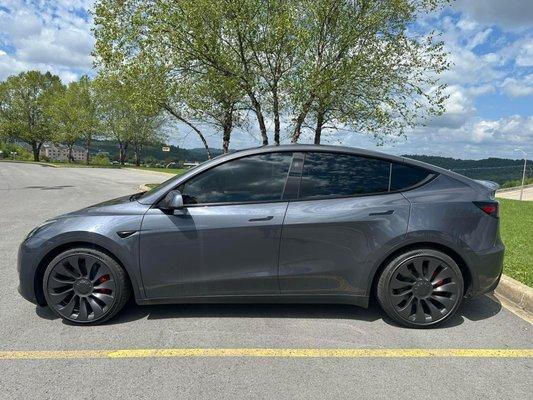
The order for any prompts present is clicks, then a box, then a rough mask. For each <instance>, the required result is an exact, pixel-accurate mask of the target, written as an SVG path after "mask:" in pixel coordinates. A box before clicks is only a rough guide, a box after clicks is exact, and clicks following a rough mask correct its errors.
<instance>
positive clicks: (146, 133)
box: [129, 113, 166, 166]
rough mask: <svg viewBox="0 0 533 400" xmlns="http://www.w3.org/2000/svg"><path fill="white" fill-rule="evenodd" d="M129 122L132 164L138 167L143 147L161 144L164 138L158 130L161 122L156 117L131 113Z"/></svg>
mask: <svg viewBox="0 0 533 400" xmlns="http://www.w3.org/2000/svg"><path fill="white" fill-rule="evenodd" d="M129 122H130V127H129V129H130V131H131V145H132V147H133V154H134V163H135V165H137V166H139V165H141V153H142V149H143V147H144V146H146V145H147V144H152V143H161V142H163V141H164V140H165V139H166V137H165V135H163V134H162V133H161V131H160V130H159V128H160V126H161V122H162V120H161V118H160V117H158V116H154V115H142V114H138V113H133V114H132V116H131V118H130V121H129Z"/></svg>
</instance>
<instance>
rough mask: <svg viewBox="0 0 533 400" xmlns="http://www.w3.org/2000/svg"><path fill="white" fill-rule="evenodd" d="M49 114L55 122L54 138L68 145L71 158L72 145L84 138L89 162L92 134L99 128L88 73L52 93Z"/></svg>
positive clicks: (87, 161)
mask: <svg viewBox="0 0 533 400" xmlns="http://www.w3.org/2000/svg"><path fill="white" fill-rule="evenodd" d="M49 114H50V117H51V120H52V122H53V124H54V131H55V139H56V140H57V141H59V142H62V143H65V144H66V145H67V146H68V150H69V152H68V158H69V161H74V157H73V156H72V148H73V147H74V144H75V143H76V142H77V141H79V140H80V139H83V140H84V142H85V147H86V151H87V152H86V163H87V164H89V151H90V146H91V141H92V138H93V135H94V134H95V133H96V131H97V129H98V124H99V121H98V116H97V113H96V104H95V99H94V91H93V89H92V87H91V81H90V80H89V78H88V77H87V76H82V77H81V78H80V80H79V81H75V82H71V83H70V84H69V85H68V86H67V87H66V89H65V90H60V91H57V93H55V94H54V96H52V100H51V102H50V107H49Z"/></svg>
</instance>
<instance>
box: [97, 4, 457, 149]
mask: <svg viewBox="0 0 533 400" xmlns="http://www.w3.org/2000/svg"><path fill="white" fill-rule="evenodd" d="M443 3H446V1H444V0H443V1H440V0H430V1H428V0H390V1H381V0H357V1H349V2H348V1H346V0H284V1H282V0H266V1H265V0H229V1H224V2H218V1H211V0H182V1H179V2H176V1H174V0H155V1H150V2H146V1H143V0H129V1H123V0H111V1H110V0H105V1H104V0H99V1H97V2H96V5H95V26H96V28H95V36H96V45H95V54H96V56H97V63H98V65H99V66H100V67H101V68H102V71H103V73H105V74H111V75H118V76H128V75H132V76H135V75H138V76H139V72H140V75H142V76H152V79H148V80H146V81H147V82H149V83H150V85H149V89H148V90H146V89H145V90H142V91H138V90H137V91H136V92H137V93H142V94H143V97H144V98H145V99H148V100H147V101H148V102H149V103H151V104H160V105H161V104H163V105H166V106H169V105H171V106H172V107H171V110H172V112H171V110H169V108H168V107H166V109H167V111H169V112H171V114H172V115H174V116H175V117H176V118H178V119H179V120H180V121H182V122H184V121H187V122H188V124H189V126H191V124H190V120H189V118H192V119H193V120H202V121H207V122H210V123H213V124H215V126H217V127H219V128H221V129H220V130H221V132H222V133H223V147H224V148H225V149H226V150H227V144H228V143H227V141H229V133H230V132H231V129H233V127H234V125H235V124H234V123H235V122H241V118H242V117H243V116H244V118H246V117H247V116H248V115H249V114H247V113H244V114H241V111H243V110H251V111H252V112H253V113H254V114H255V116H256V118H257V124H258V126H259V130H260V133H261V140H262V143H263V144H268V141H269V139H268V136H267V130H268V127H267V124H266V122H265V121H266V120H267V119H268V118H272V120H273V121H274V124H273V129H274V142H275V143H279V141H280V123H281V122H280V121H281V119H282V118H281V116H283V119H285V120H287V121H293V132H292V135H291V138H292V141H297V140H298V139H299V137H300V134H301V131H302V128H304V127H306V126H310V124H314V126H315V132H316V133H317V134H318V140H319V139H320V133H321V131H322V129H323V128H325V127H329V128H339V127H350V128H352V129H353V130H356V131H359V132H366V133H372V134H373V135H374V136H375V137H376V139H377V140H378V141H380V140H382V139H383V136H384V135H387V134H395V135H399V134H402V132H403V131H404V129H405V128H406V127H407V126H414V125H417V124H420V123H422V122H423V120H424V118H425V117H428V116H430V115H433V114H439V113H441V112H442V111H443V101H444V100H445V98H446V96H445V95H444V93H443V90H444V86H442V85H439V84H438V81H437V77H438V75H439V74H440V73H441V72H442V71H443V70H444V69H446V68H447V67H448V63H447V61H446V54H445V52H444V51H443V48H442V43H441V42H440V41H438V40H436V39H435V38H434V37H433V35H429V36H427V37H416V36H415V35H413V33H412V32H409V34H408V32H407V28H408V26H409V25H410V24H411V23H412V22H413V21H414V20H415V19H416V17H417V16H418V15H419V14H421V13H424V12H429V11H433V10H434V9H435V8H438V7H439V6H440V5H442V4H443ZM206 89H209V90H206ZM221 121H222V123H221ZM230 121H231V122H233V123H231V124H230ZM196 131H197V133H198V134H199V135H200V137H201V138H202V139H203V137H202V135H201V133H200V131H199V130H198V129H196ZM203 141H204V142H205V140H203Z"/></svg>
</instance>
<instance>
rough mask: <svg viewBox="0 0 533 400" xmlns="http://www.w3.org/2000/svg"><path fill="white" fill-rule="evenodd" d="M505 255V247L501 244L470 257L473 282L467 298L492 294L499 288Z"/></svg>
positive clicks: (469, 264)
mask: <svg viewBox="0 0 533 400" xmlns="http://www.w3.org/2000/svg"><path fill="white" fill-rule="evenodd" d="M504 253H505V246H504V245H503V243H499V244H497V245H496V246H494V247H492V248H490V249H488V250H485V251H482V252H477V253H475V254H474V255H472V256H471V257H470V262H469V263H468V266H469V268H470V273H471V277H472V282H471V285H470V288H469V290H468V292H467V297H474V296H479V295H482V294H484V293H488V292H491V291H493V290H494V289H495V288H496V286H498V283H499V282H500V278H501V276H502V271H503V257H504Z"/></svg>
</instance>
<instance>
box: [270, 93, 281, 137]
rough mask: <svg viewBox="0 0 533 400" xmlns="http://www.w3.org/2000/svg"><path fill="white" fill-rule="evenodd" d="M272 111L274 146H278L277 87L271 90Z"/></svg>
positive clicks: (279, 124)
mask: <svg viewBox="0 0 533 400" xmlns="http://www.w3.org/2000/svg"><path fill="white" fill-rule="evenodd" d="M272 109H273V110H272V111H273V113H274V143H275V144H276V146H279V134H280V131H281V123H280V118H279V98H278V88H277V85H276V86H275V87H274V89H273V90H272Z"/></svg>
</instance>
